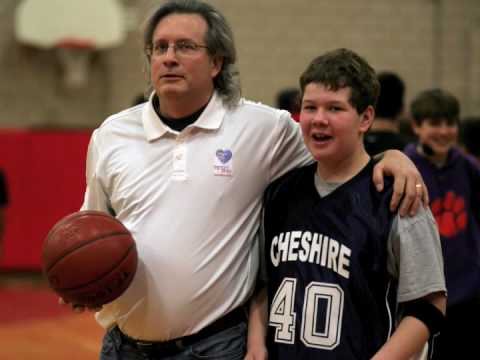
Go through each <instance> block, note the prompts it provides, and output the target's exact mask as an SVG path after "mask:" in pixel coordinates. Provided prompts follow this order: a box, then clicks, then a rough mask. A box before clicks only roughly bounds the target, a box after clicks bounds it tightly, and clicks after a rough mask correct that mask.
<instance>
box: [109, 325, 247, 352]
mask: <svg viewBox="0 0 480 360" xmlns="http://www.w3.org/2000/svg"><path fill="white" fill-rule="evenodd" d="M246 334H247V324H246V322H245V321H244V322H241V323H239V324H238V325H236V326H233V327H231V328H228V329H225V330H223V331H220V332H219V333H217V334H213V335H211V336H209V337H206V338H204V339H202V340H199V341H198V342H196V343H194V344H189V345H186V346H185V345H182V344H181V342H174V343H173V344H172V345H171V346H168V347H167V348H162V347H161V346H160V347H156V346H148V345H146V346H144V347H143V346H138V345H135V344H132V343H131V342H129V341H126V339H125V337H124V336H122V334H121V333H120V330H119V329H118V328H117V327H115V328H113V329H111V330H110V331H108V332H107V333H106V334H105V337H104V338H103V345H102V351H101V354H100V360H160V359H161V360H167V359H168V360H193V359H212V360H213V359H215V360H237V359H238V360H241V359H243V358H244V356H245V351H246Z"/></svg>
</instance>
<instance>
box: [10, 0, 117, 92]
mask: <svg viewBox="0 0 480 360" xmlns="http://www.w3.org/2000/svg"><path fill="white" fill-rule="evenodd" d="M124 12H125V11H124V8H123V6H122V5H121V4H120V3H119V2H118V0H100V1H99V0H23V1H22V2H21V3H20V5H19V6H18V8H17V11H16V14H15V36H16V38H17V40H18V41H19V42H20V43H22V44H25V45H29V46H33V47H37V48H39V49H44V50H52V49H53V50H55V51H56V54H57V57H58V60H59V63H60V65H61V67H62V70H63V75H64V84H65V85H66V86H67V87H69V88H78V87H82V86H84V85H85V84H86V82H87V77H88V67H89V64H90V58H91V55H92V53H93V52H94V51H99V50H102V49H107V48H111V47H115V46H118V45H120V44H121V43H122V42H123V40H124V39H125V37H126V27H125V14H124Z"/></svg>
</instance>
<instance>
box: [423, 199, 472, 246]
mask: <svg viewBox="0 0 480 360" xmlns="http://www.w3.org/2000/svg"><path fill="white" fill-rule="evenodd" d="M431 209H432V213H433V216H434V217H435V220H436V221H437V224H438V231H439V232H440V235H441V236H444V237H452V236H455V235H457V234H458V233H459V232H460V231H462V230H464V229H465V228H466V226H467V213H466V212H465V200H464V199H463V198H462V197H460V196H457V195H456V194H455V193H454V192H453V191H449V192H447V193H446V194H445V197H444V198H439V199H436V200H435V201H434V202H432V205H431Z"/></svg>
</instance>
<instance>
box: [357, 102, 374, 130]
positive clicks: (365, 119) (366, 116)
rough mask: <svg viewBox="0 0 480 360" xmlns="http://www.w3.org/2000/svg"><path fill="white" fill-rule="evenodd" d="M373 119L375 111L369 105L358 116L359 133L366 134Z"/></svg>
mask: <svg viewBox="0 0 480 360" xmlns="http://www.w3.org/2000/svg"><path fill="white" fill-rule="evenodd" d="M374 119H375V109H374V108H373V106H371V105H369V106H368V107H367V108H366V109H365V111H364V112H363V113H362V114H361V115H360V131H361V132H363V133H366V132H367V131H368V129H370V127H371V126H372V124H373V120H374Z"/></svg>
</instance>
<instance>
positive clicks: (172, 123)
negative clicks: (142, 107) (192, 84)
mask: <svg viewBox="0 0 480 360" xmlns="http://www.w3.org/2000/svg"><path fill="white" fill-rule="evenodd" d="M152 103H153V108H154V109H155V112H156V113H157V115H158V116H159V117H160V119H162V121H163V123H164V124H165V125H167V126H168V127H169V128H170V129H172V130H175V131H178V132H180V131H182V130H183V129H185V128H186V127H187V126H188V125H190V124H193V123H194V122H195V121H197V119H198V118H199V117H200V115H201V114H202V112H203V110H205V108H206V107H207V105H208V103H207V104H205V105H204V106H202V107H201V108H200V109H199V110H197V111H195V112H194V113H193V114H191V115H188V116H184V117H181V118H171V117H166V116H165V115H162V114H160V102H159V101H158V97H157V96H154V97H153V102H152Z"/></svg>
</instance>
